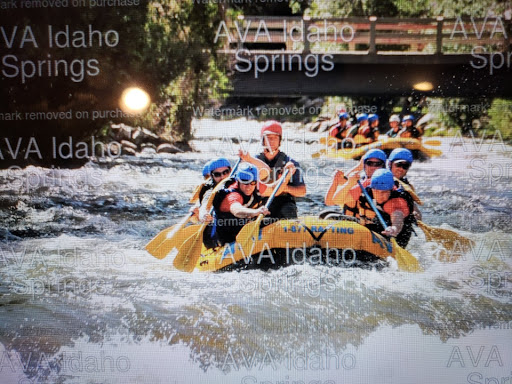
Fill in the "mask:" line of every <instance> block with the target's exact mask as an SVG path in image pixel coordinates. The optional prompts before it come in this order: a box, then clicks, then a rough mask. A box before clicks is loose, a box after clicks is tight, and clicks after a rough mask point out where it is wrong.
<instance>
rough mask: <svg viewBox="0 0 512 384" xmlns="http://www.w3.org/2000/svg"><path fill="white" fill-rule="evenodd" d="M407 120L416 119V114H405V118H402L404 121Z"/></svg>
mask: <svg viewBox="0 0 512 384" xmlns="http://www.w3.org/2000/svg"><path fill="white" fill-rule="evenodd" d="M407 120H410V121H414V116H413V115H405V116H404V118H403V119H402V121H407Z"/></svg>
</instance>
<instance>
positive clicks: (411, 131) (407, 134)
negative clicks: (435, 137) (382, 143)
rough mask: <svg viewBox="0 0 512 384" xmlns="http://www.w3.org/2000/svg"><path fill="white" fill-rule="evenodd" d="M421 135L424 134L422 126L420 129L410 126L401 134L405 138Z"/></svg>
mask: <svg viewBox="0 0 512 384" xmlns="http://www.w3.org/2000/svg"><path fill="white" fill-rule="evenodd" d="M421 136H423V130H422V129H421V128H420V129H418V128H416V127H414V126H411V127H408V128H407V129H406V130H405V131H403V132H402V133H401V134H400V137H403V138H404V139H411V138H413V139H417V138H419V137H421Z"/></svg>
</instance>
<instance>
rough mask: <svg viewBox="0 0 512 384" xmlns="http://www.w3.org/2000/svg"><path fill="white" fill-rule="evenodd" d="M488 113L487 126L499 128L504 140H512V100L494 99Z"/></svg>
mask: <svg viewBox="0 0 512 384" xmlns="http://www.w3.org/2000/svg"><path fill="white" fill-rule="evenodd" d="M488 114H489V126H490V127H491V128H494V129H496V130H499V131H500V133H501V135H502V137H503V138H504V139H505V140H512V100H507V99H494V100H493V102H492V105H491V107H490V108H489V112H488Z"/></svg>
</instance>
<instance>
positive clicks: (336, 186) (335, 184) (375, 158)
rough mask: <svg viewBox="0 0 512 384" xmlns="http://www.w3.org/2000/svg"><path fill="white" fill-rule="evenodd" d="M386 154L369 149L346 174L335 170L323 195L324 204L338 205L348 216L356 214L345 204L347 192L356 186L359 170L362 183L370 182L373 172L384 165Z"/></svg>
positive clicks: (367, 183)
mask: <svg viewBox="0 0 512 384" xmlns="http://www.w3.org/2000/svg"><path fill="white" fill-rule="evenodd" d="M386 159H387V158H386V154H385V153H384V151H382V150H380V149H371V150H369V151H368V152H366V153H365V155H364V156H363V157H362V158H361V161H360V162H359V164H357V165H356V166H355V167H354V168H352V169H351V170H350V171H348V172H347V175H345V174H344V173H343V171H341V170H337V171H336V173H335V174H334V177H333V180H332V183H331V185H330V187H329V189H328V190H327V194H326V195H325V204H326V205H339V206H340V207H341V208H342V209H343V212H344V214H346V215H350V216H356V214H355V212H354V211H353V210H350V209H349V208H348V207H347V206H345V200H346V198H347V194H348V193H349V191H350V189H351V188H355V186H357V180H359V179H360V177H361V171H363V176H364V181H363V185H364V186H365V187H366V186H368V185H369V184H370V178H371V177H372V175H373V173H374V172H375V171H376V170H377V169H379V168H384V167H385V166H386ZM340 187H341V189H340Z"/></svg>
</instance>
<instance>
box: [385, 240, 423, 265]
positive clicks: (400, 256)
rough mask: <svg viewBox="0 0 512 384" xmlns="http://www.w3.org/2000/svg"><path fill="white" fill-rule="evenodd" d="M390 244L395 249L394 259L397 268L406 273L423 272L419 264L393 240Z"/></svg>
mask: <svg viewBox="0 0 512 384" xmlns="http://www.w3.org/2000/svg"><path fill="white" fill-rule="evenodd" d="M391 243H392V244H393V247H395V251H396V254H395V259H396V262H397V264H398V268H400V269H401V270H402V271H406V272H423V268H422V267H421V265H420V263H419V262H418V260H417V259H416V258H415V257H414V256H413V255H412V254H411V253H410V252H409V251H407V250H406V249H404V248H402V247H400V246H399V245H398V244H397V242H396V240H395V239H394V238H392V239H391Z"/></svg>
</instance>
